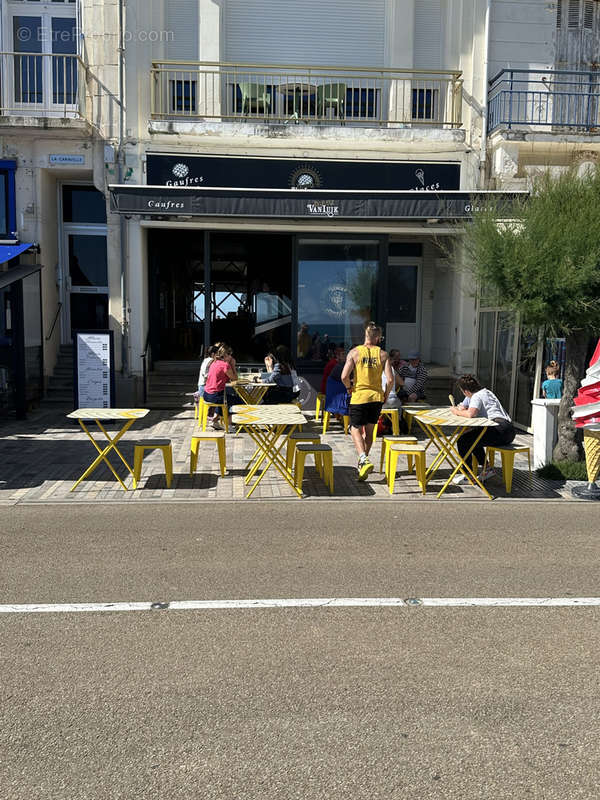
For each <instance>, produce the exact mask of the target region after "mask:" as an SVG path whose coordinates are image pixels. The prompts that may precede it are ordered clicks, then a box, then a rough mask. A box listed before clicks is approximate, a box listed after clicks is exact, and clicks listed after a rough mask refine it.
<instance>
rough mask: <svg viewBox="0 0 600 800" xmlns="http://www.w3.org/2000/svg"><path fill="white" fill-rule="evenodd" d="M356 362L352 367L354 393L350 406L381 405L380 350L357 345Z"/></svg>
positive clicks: (381, 366) (381, 368)
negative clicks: (363, 404)
mask: <svg viewBox="0 0 600 800" xmlns="http://www.w3.org/2000/svg"><path fill="white" fill-rule="evenodd" d="M356 349H357V350H358V361H357V362H356V364H355V365H354V391H353V392H352V396H351V397H350V403H351V404H352V405H359V404H362V403H382V402H383V389H382V387H381V374H382V372H383V365H382V363H381V348H380V347H367V346H366V345H364V344H361V345H359V346H358V347H357V348H356Z"/></svg>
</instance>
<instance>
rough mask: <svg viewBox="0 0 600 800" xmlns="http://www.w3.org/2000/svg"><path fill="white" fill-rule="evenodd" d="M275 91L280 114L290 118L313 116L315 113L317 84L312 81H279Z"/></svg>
mask: <svg viewBox="0 0 600 800" xmlns="http://www.w3.org/2000/svg"><path fill="white" fill-rule="evenodd" d="M277 92H278V94H279V96H280V102H281V116H282V117H289V118H290V119H296V120H297V119H304V118H314V117H316V115H317V86H316V84H314V83H303V82H299V83H293V82H292V83H280V84H279V86H278V87H277Z"/></svg>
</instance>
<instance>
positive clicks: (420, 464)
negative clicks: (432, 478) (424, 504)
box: [387, 443, 427, 494]
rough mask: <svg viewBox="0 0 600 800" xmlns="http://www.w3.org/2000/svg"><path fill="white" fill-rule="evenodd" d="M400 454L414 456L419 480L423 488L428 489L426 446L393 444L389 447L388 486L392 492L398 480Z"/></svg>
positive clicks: (424, 490)
mask: <svg viewBox="0 0 600 800" xmlns="http://www.w3.org/2000/svg"><path fill="white" fill-rule="evenodd" d="M400 456H407V457H410V458H414V460H415V464H416V468H417V470H416V471H417V480H418V482H419V484H420V486H421V489H422V490H423V494H425V493H426V491H427V482H426V477H425V473H426V466H425V446H424V445H422V444H408V443H407V444H391V445H390V446H389V448H388V476H387V478H388V486H389V489H390V494H394V483H395V482H396V470H397V469H398V459H399V458H400Z"/></svg>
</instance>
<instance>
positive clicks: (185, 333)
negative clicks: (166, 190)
mask: <svg viewBox="0 0 600 800" xmlns="http://www.w3.org/2000/svg"><path fill="white" fill-rule="evenodd" d="M148 252H149V290H150V334H151V343H152V353H153V357H154V359H155V360H158V359H160V360H180V361H189V360H196V359H198V358H199V356H200V354H201V353H202V349H203V345H204V338H205V327H206V326H205V322H206V314H207V313H208V314H210V341H211V342H213V343H214V342H219V341H222V342H226V343H227V344H229V345H231V347H233V350H234V353H235V357H236V359H237V361H238V362H239V363H262V361H263V359H264V357H265V355H266V353H268V352H269V351H271V350H273V349H274V348H275V347H276V346H277V345H279V344H284V345H286V346H287V347H290V346H291V338H292V300H291V297H292V285H293V284H292V273H293V237H292V235H291V234H287V235H280V234H262V233H242V232H236V231H227V232H225V233H211V234H210V285H209V287H208V295H209V296H210V308H208V309H207V303H206V298H207V287H206V278H205V276H206V270H205V254H204V232H203V231H190V230H158V229H151V230H149V231H148Z"/></svg>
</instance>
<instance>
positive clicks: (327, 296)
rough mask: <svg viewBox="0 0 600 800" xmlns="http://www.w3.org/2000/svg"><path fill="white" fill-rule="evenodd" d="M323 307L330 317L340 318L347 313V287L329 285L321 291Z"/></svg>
mask: <svg viewBox="0 0 600 800" xmlns="http://www.w3.org/2000/svg"><path fill="white" fill-rule="evenodd" d="M321 308H322V310H323V311H324V312H325V313H326V314H328V315H329V316H330V317H335V318H336V319H340V318H341V317H343V316H345V314H346V287H345V286H339V285H334V286H328V287H327V288H326V289H324V290H323V292H321Z"/></svg>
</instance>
